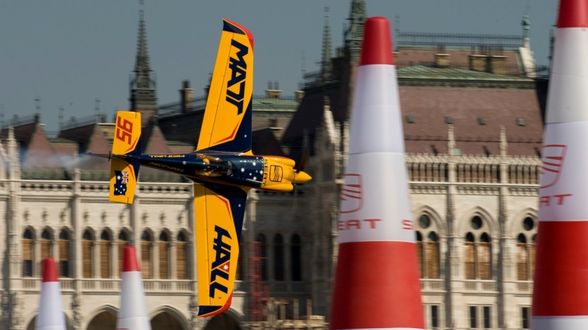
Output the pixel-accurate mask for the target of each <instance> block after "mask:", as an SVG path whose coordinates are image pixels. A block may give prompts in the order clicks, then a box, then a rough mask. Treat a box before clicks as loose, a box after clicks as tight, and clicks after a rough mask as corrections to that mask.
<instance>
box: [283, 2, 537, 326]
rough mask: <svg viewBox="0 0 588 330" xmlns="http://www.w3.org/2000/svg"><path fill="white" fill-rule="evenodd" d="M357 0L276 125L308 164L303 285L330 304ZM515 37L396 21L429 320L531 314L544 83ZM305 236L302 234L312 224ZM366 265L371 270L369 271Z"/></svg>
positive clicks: (511, 319)
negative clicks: (297, 101)
mask: <svg viewBox="0 0 588 330" xmlns="http://www.w3.org/2000/svg"><path fill="white" fill-rule="evenodd" d="M364 18H365V3H364V1H359V0H357V1H352V9H351V14H350V18H349V25H348V27H347V29H346V32H345V35H344V44H343V46H342V47H341V48H340V49H338V50H337V52H336V54H337V55H336V56H335V57H329V55H328V54H330V53H331V50H330V44H331V42H330V40H329V37H330V35H329V33H328V32H329V29H328V27H326V28H325V36H324V37H325V42H324V44H323V47H324V49H323V51H322V54H323V56H324V57H323V60H322V64H323V65H322V67H321V70H320V71H318V72H317V73H315V74H313V75H309V77H310V78H311V79H310V80H309V81H307V84H306V87H305V97H304V99H303V100H302V101H301V105H300V107H299V109H298V111H297V112H296V114H295V115H294V116H293V118H292V121H291V123H290V125H289V126H288V128H287V129H286V132H285V133H284V137H283V142H284V144H285V145H286V146H289V147H290V148H291V149H290V152H291V154H293V155H295V156H297V157H298V159H304V158H308V156H305V153H307V154H308V155H310V157H309V161H308V162H307V164H308V165H307V170H308V171H309V172H310V173H313V175H314V181H313V182H312V183H311V184H310V185H308V187H307V188H306V191H305V194H306V196H307V197H308V203H309V204H308V208H307V209H308V210H309V211H308V212H307V213H306V218H307V219H308V222H307V225H306V226H307V227H308V228H312V229H313V230H312V236H311V237H312V241H311V242H310V244H311V247H310V248H311V251H313V253H311V255H310V256H311V257H310V258H311V264H310V265H308V266H310V270H311V274H310V278H312V282H311V290H310V295H311V298H312V300H313V302H314V306H315V308H316V310H315V312H316V313H318V314H321V315H326V314H327V313H328V307H329V297H330V293H329V288H330V284H331V282H330V281H331V279H332V278H333V276H332V275H333V274H332V271H333V267H332V263H333V262H334V261H335V259H334V258H335V257H336V256H335V254H336V243H335V242H334V240H335V236H336V230H335V229H334V228H336V223H337V196H338V191H339V189H340V185H341V184H342V180H341V175H342V174H343V173H344V165H343V164H344V162H345V158H346V157H345V155H346V150H347V142H348V141H347V137H348V118H349V111H350V106H349V105H350V104H351V100H350V95H351V93H350V92H349V91H350V88H351V86H353V79H354V65H355V63H356V61H357V58H358V54H359V48H358V46H357V45H358V42H357V40H358V38H359V40H361V38H360V36H361V32H362V30H363V24H362V22H363V19H364ZM522 26H523V33H522V36H521V37H517V36H513V37H507V36H489V35H467V34H460V35H451V34H438V33H401V32H398V31H396V40H395V45H396V49H395V63H396V66H397V70H398V71H397V72H398V80H399V85H400V86H399V89H400V103H401V110H402V116H403V123H404V135H405V145H406V152H407V157H406V159H407V171H408V173H409V177H410V193H411V201H412V208H413V217H414V218H413V219H414V223H415V227H416V236H417V237H416V239H417V243H418V251H419V258H420V263H421V264H420V266H421V284H422V290H423V303H424V308H425V315H426V324H427V327H428V328H431V329H476V328H484V329H485V328H490V329H522V328H528V327H529V317H530V305H531V299H530V297H531V291H532V282H531V280H532V273H533V265H534V242H535V233H536V229H537V197H538V196H537V193H538V185H537V184H538V177H539V170H540V164H541V159H540V156H541V148H542V145H541V140H542V129H543V122H542V113H543V111H542V110H543V105H544V101H545V88H544V85H545V83H544V82H543V81H538V80H536V79H535V75H536V74H535V73H536V71H537V68H536V66H535V63H534V59H533V55H532V51H531V49H530V46H529V45H530V42H529V38H528V29H529V21H528V19H527V18H524V19H523V24H522ZM309 238H310V237H309ZM374 271H375V270H374Z"/></svg>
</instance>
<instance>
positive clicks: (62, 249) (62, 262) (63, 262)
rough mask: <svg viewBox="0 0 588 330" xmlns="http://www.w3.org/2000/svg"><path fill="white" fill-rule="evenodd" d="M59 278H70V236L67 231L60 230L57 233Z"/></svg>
mask: <svg viewBox="0 0 588 330" xmlns="http://www.w3.org/2000/svg"><path fill="white" fill-rule="evenodd" d="M58 246H59V276H60V277H71V269H70V262H69V260H70V251H71V235H70V233H69V231H68V230H67V229H62V230H61V232H59V244H58Z"/></svg>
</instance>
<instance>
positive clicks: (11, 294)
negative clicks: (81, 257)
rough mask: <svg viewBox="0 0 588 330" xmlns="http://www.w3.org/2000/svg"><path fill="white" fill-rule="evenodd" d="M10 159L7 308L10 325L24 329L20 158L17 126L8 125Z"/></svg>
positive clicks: (5, 284)
mask: <svg viewBox="0 0 588 330" xmlns="http://www.w3.org/2000/svg"><path fill="white" fill-rule="evenodd" d="M7 145H8V160H9V177H8V178H9V181H8V201H7V209H6V231H7V234H8V235H7V237H8V240H7V245H8V246H7V257H8V260H7V265H8V279H4V288H5V290H6V292H8V299H7V301H6V302H7V304H8V305H7V306H6V309H5V310H7V311H9V316H8V317H9V321H8V323H9V328H10V329H22V328H24V324H23V315H22V310H23V306H22V304H23V296H22V295H23V293H22V291H21V290H22V283H21V280H22V278H21V275H22V274H21V268H22V260H21V258H22V254H21V245H20V238H21V233H20V231H21V227H22V224H21V221H20V198H21V196H20V180H21V176H20V159H19V154H18V145H17V142H16V140H15V138H14V130H13V129H12V128H9V129H8V140H7Z"/></svg>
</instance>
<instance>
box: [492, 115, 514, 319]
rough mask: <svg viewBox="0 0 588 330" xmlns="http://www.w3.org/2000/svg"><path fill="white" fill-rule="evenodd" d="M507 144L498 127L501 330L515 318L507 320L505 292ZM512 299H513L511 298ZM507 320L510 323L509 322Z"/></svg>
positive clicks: (499, 311) (497, 267) (507, 301)
mask: <svg viewBox="0 0 588 330" xmlns="http://www.w3.org/2000/svg"><path fill="white" fill-rule="evenodd" d="M507 148H508V142H507V139H506V130H505V128H504V126H501V127H500V191H499V196H498V227H499V230H500V232H499V234H498V235H499V241H498V263H497V264H496V277H497V278H496V284H497V288H496V289H497V291H498V297H497V300H496V303H497V309H498V327H499V328H502V329H510V328H516V327H517V326H516V325H515V324H508V323H514V321H515V320H516V318H512V317H511V318H507V317H506V315H507V313H508V311H509V306H508V305H509V301H512V300H513V299H510V297H509V295H508V293H507V292H509V291H512V290H511V289H512V288H509V287H507V284H506V282H507V280H508V275H507V274H508V269H509V268H510V264H511V262H512V261H511V260H510V255H509V253H508V250H507V249H508V231H507V226H508V203H507V201H508V194H509V192H508V183H509V178H508V174H509V173H508V161H507V157H508V155H507ZM513 298H514V297H513ZM509 319H510V320H511V321H509Z"/></svg>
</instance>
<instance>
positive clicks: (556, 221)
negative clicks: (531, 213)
mask: <svg viewBox="0 0 588 330" xmlns="http://www.w3.org/2000/svg"><path fill="white" fill-rule="evenodd" d="M587 91H588V0H561V1H560V4H559V16H558V21H557V32H556V34H555V44H554V52H553V61H552V67H551V76H550V81H549V91H548V95H547V118H546V122H545V131H544V138H543V141H544V142H543V143H544V145H543V150H542V152H541V154H542V158H543V159H542V161H543V164H542V175H541V184H540V189H539V228H538V233H537V254H536V265H535V281H534V287H533V308H532V314H533V317H532V321H531V328H532V329H535V330H555V329H565V330H580V329H582V330H584V329H588V239H587V238H588V204H587V201H588V189H586V187H588V148H587V147H588V93H587Z"/></svg>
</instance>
